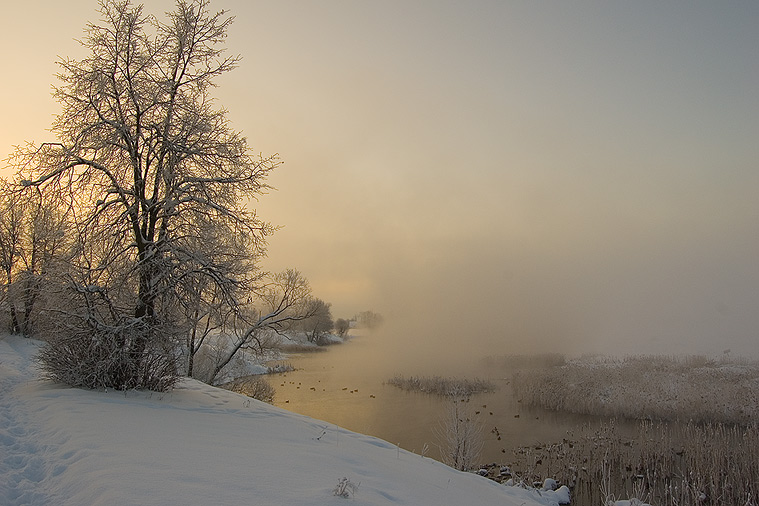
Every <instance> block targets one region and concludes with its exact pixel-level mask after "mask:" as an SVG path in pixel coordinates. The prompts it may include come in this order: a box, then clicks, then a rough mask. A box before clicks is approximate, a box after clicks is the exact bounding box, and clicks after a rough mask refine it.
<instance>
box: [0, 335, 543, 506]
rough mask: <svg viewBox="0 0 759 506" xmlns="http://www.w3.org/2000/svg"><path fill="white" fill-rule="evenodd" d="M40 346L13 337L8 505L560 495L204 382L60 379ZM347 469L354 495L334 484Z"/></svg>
mask: <svg viewBox="0 0 759 506" xmlns="http://www.w3.org/2000/svg"><path fill="white" fill-rule="evenodd" d="M38 345H39V344H38V343H37V342H34V341H30V340H27V339H23V338H19V337H15V336H11V337H6V338H4V339H1V340H0V395H1V396H0V503H2V504H6V505H17V504H18V505H20V504H30V505H47V504H56V505H81V504H89V505H112V504H140V505H153V504H155V505H166V504H182V505H183V506H189V505H195V504H197V505H207V504H221V505H225V504H230V505H237V504H256V505H319V506H323V505H342V504H355V505H380V504H383V505H386V504H405V505H415V506H419V505H428V504H429V505H461V504H499V505H506V506H508V505H513V506H517V505H525V506H531V505H538V504H543V505H546V504H552V503H553V501H550V500H549V499H548V498H545V497H541V496H540V494H539V493H538V492H537V491H527V490H523V489H519V488H514V487H506V486H503V485H499V484H497V483H495V482H493V481H490V480H487V479H485V478H482V477H480V476H477V475H475V474H471V473H462V472H459V471H456V470H454V469H451V468H449V467H447V466H444V465H443V464H440V463H438V462H436V461H434V460H430V459H427V458H422V457H420V456H418V455H415V454H412V453H409V452H406V451H404V450H399V449H398V448H397V447H395V446H394V445H391V444H389V443H387V442H385V441H382V440H380V439H377V438H373V437H368V436H364V435H361V434H356V433H353V432H350V431H347V430H343V429H340V428H338V427H335V426H331V425H328V424H326V423H324V422H321V421H318V420H314V419H312V418H308V417H304V416H301V415H297V414H294V413H290V412H288V411H285V410H282V409H280V408H276V407H274V406H270V405H268V404H264V403H260V402H258V401H255V400H253V399H250V398H248V397H244V396H241V395H238V394H234V393H232V392H228V391H225V390H221V389H217V388H213V387H210V386H208V385H205V384H203V383H200V382H198V381H194V380H189V379H187V380H184V381H183V382H181V383H180V385H179V387H178V388H176V389H175V390H173V391H172V392H169V393H164V394H158V393H151V392H133V391H129V392H116V391H109V392H100V391H88V390H79V389H72V388H67V387H63V386H60V385H55V384H51V383H46V382H43V381H41V380H38V379H37V374H36V371H35V370H34V365H33V361H32V356H33V355H34V353H35V352H36V349H37V347H38ZM343 477H347V478H348V480H350V482H352V483H354V484H359V486H358V489H357V490H356V492H355V495H354V496H353V497H352V498H351V499H345V498H342V497H338V496H335V495H334V494H333V490H334V489H335V487H336V486H337V484H338V482H339V480H341V479H342V478H343ZM544 494H545V492H544ZM346 501H348V502H346Z"/></svg>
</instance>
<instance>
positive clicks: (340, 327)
mask: <svg viewBox="0 0 759 506" xmlns="http://www.w3.org/2000/svg"><path fill="white" fill-rule="evenodd" d="M350 328H351V324H350V322H349V321H348V320H346V319H344V318H338V319H337V320H335V332H336V333H337V335H338V336H340V337H342V338H345V336H346V335H347V334H348V331H349V330H350Z"/></svg>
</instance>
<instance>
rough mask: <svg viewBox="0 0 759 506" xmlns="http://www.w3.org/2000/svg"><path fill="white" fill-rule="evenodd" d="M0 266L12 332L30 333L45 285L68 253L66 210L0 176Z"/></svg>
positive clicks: (43, 196) (28, 334) (45, 196)
mask: <svg viewBox="0 0 759 506" xmlns="http://www.w3.org/2000/svg"><path fill="white" fill-rule="evenodd" d="M0 209H1V212H0V267H2V271H3V280H2V281H3V283H2V286H3V300H4V303H5V304H6V305H7V308H8V312H9V316H10V328H9V330H10V331H11V332H14V333H16V332H21V333H23V334H24V335H26V336H30V335H32V333H33V330H34V327H35V323H36V320H37V319H38V316H39V315H38V313H39V310H38V308H39V304H38V303H39V299H40V297H41V296H42V295H43V294H42V292H43V284H44V283H46V282H47V281H49V277H50V275H51V271H52V270H54V269H55V265H56V264H58V263H60V261H62V260H64V259H65V257H66V256H67V255H68V253H69V252H68V248H69V246H70V244H71V241H70V239H69V237H67V235H66V228H67V223H66V213H65V212H64V211H61V209H59V208H58V203H57V202H55V200H53V199H50V198H49V196H47V195H42V194H41V193H39V192H36V191H34V192H23V193H22V192H19V191H18V188H17V187H16V185H14V184H12V183H9V182H7V181H5V180H0Z"/></svg>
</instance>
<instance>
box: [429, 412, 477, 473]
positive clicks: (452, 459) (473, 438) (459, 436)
mask: <svg viewBox="0 0 759 506" xmlns="http://www.w3.org/2000/svg"><path fill="white" fill-rule="evenodd" d="M436 432H437V433H438V439H440V442H441V452H442V458H443V462H444V463H445V464H447V465H449V466H451V467H453V468H456V469H458V470H460V471H468V470H469V469H471V468H472V467H473V466H474V465H475V464H476V463H477V459H479V458H480V454H481V452H482V446H483V441H482V427H481V426H480V425H479V424H478V423H477V422H475V421H474V420H472V419H471V418H470V417H469V414H468V413H467V410H466V409H465V408H464V406H463V403H462V402H460V401H459V400H454V401H452V402H451V403H450V405H449V406H448V409H447V411H446V413H445V416H444V418H443V419H442V420H441V421H440V425H439V427H438V428H437V431H436Z"/></svg>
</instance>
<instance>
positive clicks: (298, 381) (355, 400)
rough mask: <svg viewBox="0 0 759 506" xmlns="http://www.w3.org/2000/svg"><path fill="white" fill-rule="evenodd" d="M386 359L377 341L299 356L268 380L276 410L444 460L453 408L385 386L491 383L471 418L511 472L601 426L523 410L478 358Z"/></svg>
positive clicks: (505, 379)
mask: <svg viewBox="0 0 759 506" xmlns="http://www.w3.org/2000/svg"><path fill="white" fill-rule="evenodd" d="M431 355H433V357H434V353H432V354H431ZM385 356H386V355H385V354H384V353H383V342H382V340H381V339H378V338H376V337H375V336H372V335H368V336H361V337H355V338H353V339H352V340H350V341H349V342H347V343H345V344H342V345H337V346H332V347H330V348H328V351H326V352H322V353H310V354H304V355H297V356H293V357H291V359H290V360H289V362H290V363H291V364H292V365H293V366H295V367H296V368H297V370H296V371H293V372H289V373H286V374H279V375H275V376H272V377H271V378H270V383H272V385H273V386H274V387H275V388H276V390H277V393H276V396H275V400H274V403H275V405H277V406H280V407H282V408H285V409H288V410H290V411H294V412H296V413H300V414H304V415H308V416H310V417H313V418H317V419H320V420H324V421H325V425H337V426H340V427H343V428H346V429H349V430H353V431H356V432H360V433H363V434H369V435H372V436H377V437H379V438H382V439H384V440H386V441H389V442H391V443H393V444H397V445H399V446H400V447H401V448H404V449H406V450H409V451H413V452H416V453H422V451H425V454H426V455H427V456H429V457H432V458H436V459H439V458H440V448H439V445H440V439H439V437H437V433H438V432H439V425H440V421H441V420H442V419H443V418H444V415H445V413H446V409H447V407H448V403H449V402H450V401H448V400H445V399H443V398H440V397H438V396H433V395H428V394H423V393H418V392H405V391H403V390H400V389H398V388H396V387H393V386H390V385H385V384H384V382H385V381H387V380H388V379H389V378H391V377H392V376H394V375H396V374H402V375H405V376H410V375H421V376H425V375H440V376H451V377H460V378H466V377H468V378H475V377H477V378H484V379H489V380H491V381H492V382H494V383H495V384H496V385H497V386H498V388H497V390H496V391H495V392H494V393H488V394H478V395H475V396H473V397H472V398H471V400H470V402H469V404H468V408H469V410H470V416H472V417H473V418H474V419H475V420H478V421H479V422H480V423H481V424H482V428H483V436H484V439H485V445H484V448H483V454H482V463H490V462H498V463H504V464H509V463H511V462H512V461H513V450H514V449H515V448H517V447H521V446H530V445H538V444H545V443H550V442H555V441H560V440H561V439H562V438H567V437H570V438H571V436H572V434H574V433H575V432H576V431H579V429H580V428H581V426H582V425H583V424H591V425H598V424H600V423H601V422H602V420H601V419H599V418H597V417H586V416H577V415H568V414H560V413H556V412H548V411H544V410H537V409H528V408H526V407H523V406H522V405H521V404H520V403H519V402H518V400H516V399H514V398H513V395H512V392H511V390H510V387H509V380H510V377H511V371H508V370H505V369H503V368H501V369H498V368H487V367H486V366H485V365H484V362H483V360H482V358H484V357H472V359H471V361H470V362H466V361H463V360H458V361H456V363H455V364H448V365H445V366H443V367H441V368H440V369H439V370H438V369H436V367H435V365H434V363H431V361H427V362H424V363H421V362H417V363H416V364H403V360H399V361H390V360H387V359H385V358H383V357H385ZM633 425H635V424H631V430H632V427H633ZM499 435H500V440H499V439H498V436H499ZM423 449H424V450H423Z"/></svg>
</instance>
